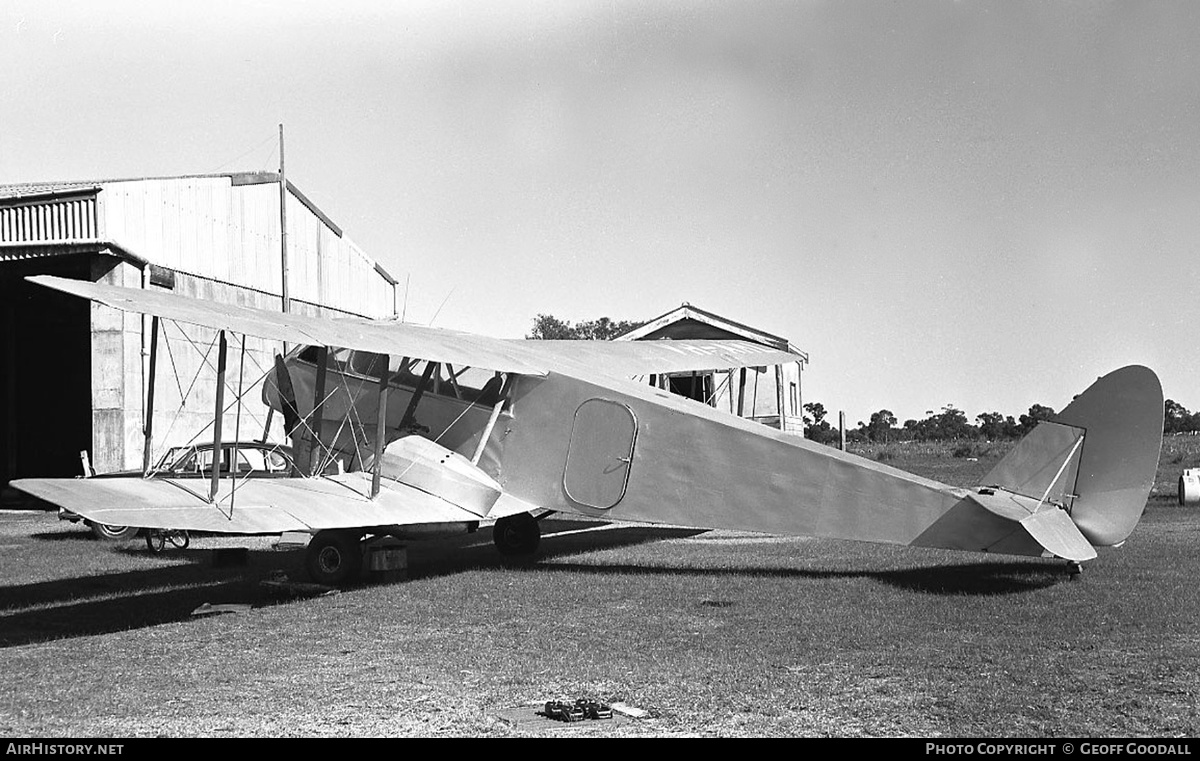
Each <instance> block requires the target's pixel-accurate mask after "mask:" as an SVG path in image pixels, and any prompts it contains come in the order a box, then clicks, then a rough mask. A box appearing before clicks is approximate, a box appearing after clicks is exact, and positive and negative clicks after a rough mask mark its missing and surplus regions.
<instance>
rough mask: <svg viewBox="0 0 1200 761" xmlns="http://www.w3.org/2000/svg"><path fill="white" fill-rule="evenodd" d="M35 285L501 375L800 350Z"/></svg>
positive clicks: (703, 366) (707, 365)
mask: <svg viewBox="0 0 1200 761" xmlns="http://www.w3.org/2000/svg"><path fill="white" fill-rule="evenodd" d="M28 280H29V281H30V282H33V283H37V284H38V285H43V286H46V287H48V288H53V289H55V290H59V291H63V292H64V293H70V294H73V295H76V296H80V297H82V298H86V299H91V300H93V301H96V302H98V303H100V304H104V305H106V306H110V307H113V308H114V309H120V310H123V311H126V312H137V313H141V314H149V315H155V316H157V317H164V318H167V319H171V320H177V321H179V322H186V323H191V324H193V325H202V326H205V327H208V328H212V329H215V330H231V331H234V332H237V333H244V334H246V335H251V336H258V337H260V338H267V339H271V340H276V341H287V342H289V343H294V344H313V345H318V346H337V347H342V348H349V349H355V350H358V351H369V352H374V353H376V354H390V355H395V356H402V357H419V358H421V359H427V360H432V361H435V362H449V363H451V364H456V365H465V366H469V367H484V368H487V369H489V370H498V371H501V372H513V373H524V374H526V375H545V374H546V373H548V372H551V371H555V372H560V373H563V374H564V375H571V376H575V377H583V378H588V377H594V376H595V375H596V374H597V373H600V374H605V375H610V376H613V377H617V378H621V377H630V376H634V375H642V374H645V373H670V372H687V371H690V370H715V369H725V368H731V367H752V366H758V365H774V364H780V363H784V362H795V361H796V360H797V359H799V358H800V357H799V355H797V354H793V353H790V352H786V351H779V350H777V349H772V348H770V347H767V346H762V345H760V344H754V343H750V342H748V341H694V340H687V341H540V340H523V339H504V338H489V337H486V336H477V335H472V334H470V333H461V332H457V331H451V330H444V329H440V328H429V327H425V326H421V325H413V324H410V323H403V322H398V321H394V320H368V319H366V318H360V317H340V318H336V319H330V318H322V317H312V316H309V315H304V314H298V313H295V312H290V313H285V312H274V311H270V310H266V309H256V308H254V307H245V306H238V305H236V304H223V303H218V302H214V301H203V300H200V299H193V298H190V297H188V296H181V295H179V294H175V293H168V292H166V291H156V290H149V289H146V290H143V289H138V288H125V287H121V286H115V285H107V284H103V283H91V282H86V281H82V280H70V279H67V278H60V277H53V276H50V275H36V276H33V277H30V278H28Z"/></svg>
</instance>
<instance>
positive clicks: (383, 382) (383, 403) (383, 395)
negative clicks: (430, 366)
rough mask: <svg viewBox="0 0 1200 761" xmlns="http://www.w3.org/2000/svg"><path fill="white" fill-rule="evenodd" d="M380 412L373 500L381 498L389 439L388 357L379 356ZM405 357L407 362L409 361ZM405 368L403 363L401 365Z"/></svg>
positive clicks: (373, 465)
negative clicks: (381, 473)
mask: <svg viewBox="0 0 1200 761" xmlns="http://www.w3.org/2000/svg"><path fill="white" fill-rule="evenodd" d="M379 356H380V357H381V358H382V359H383V361H382V362H380V363H379V412H378V413H377V414H376V417H375V460H374V461H373V462H372V463H371V499H375V498H376V497H377V496H379V478H380V472H381V471H382V468H383V445H384V440H385V439H386V438H387V397H388V355H387V354H381V355H379ZM407 359H408V358H407V357H405V361H407ZM401 366H403V363H401Z"/></svg>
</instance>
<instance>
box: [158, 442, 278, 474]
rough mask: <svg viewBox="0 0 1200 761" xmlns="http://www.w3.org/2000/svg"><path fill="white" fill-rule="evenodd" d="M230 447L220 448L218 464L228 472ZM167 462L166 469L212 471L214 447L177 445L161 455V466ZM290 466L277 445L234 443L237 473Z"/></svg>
mask: <svg viewBox="0 0 1200 761" xmlns="http://www.w3.org/2000/svg"><path fill="white" fill-rule="evenodd" d="M233 451H234V448H233V447H232V446H227V447H222V448H221V458H220V462H219V463H218V466H217V467H218V469H219V471H220V472H222V473H228V472H229V462H230V459H231V458H232V456H233ZM168 462H169V463H170V465H169V466H168V467H167V468H165V469H166V470H169V471H170V472H172V473H204V472H207V473H211V472H212V467H213V448H212V447H211V446H208V447H176V448H174V449H172V450H171V451H169V452H167V454H166V455H164V456H163V458H162V460H161V461H160V468H161V463H168ZM289 466H290V463H289V460H288V458H287V456H286V455H285V454H284V453H283V452H282V451H280V450H279V449H278V448H264V447H262V446H261V445H256V444H239V445H238V447H237V472H238V473H253V472H260V473H262V472H266V473H280V472H286V471H287V470H288V468H289Z"/></svg>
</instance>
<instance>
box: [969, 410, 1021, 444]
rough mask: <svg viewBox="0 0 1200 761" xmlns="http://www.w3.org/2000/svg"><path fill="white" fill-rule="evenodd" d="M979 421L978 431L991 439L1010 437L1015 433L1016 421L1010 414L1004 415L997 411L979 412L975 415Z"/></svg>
mask: <svg viewBox="0 0 1200 761" xmlns="http://www.w3.org/2000/svg"><path fill="white" fill-rule="evenodd" d="M975 419H976V420H978V421H979V432H980V433H981V434H983V437H984V438H986V439H989V440H991V441H996V440H998V439H1012V438H1016V435H1017V421H1015V420H1013V418H1012V415H1009V416H1008V417H1005V416H1004V415H1001V414H1000V413H999V412H981V413H980V414H978V415H976V416H975Z"/></svg>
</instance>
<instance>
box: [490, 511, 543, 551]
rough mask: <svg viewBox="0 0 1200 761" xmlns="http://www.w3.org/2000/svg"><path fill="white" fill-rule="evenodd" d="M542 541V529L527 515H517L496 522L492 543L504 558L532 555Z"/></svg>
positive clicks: (534, 519) (535, 520)
mask: <svg viewBox="0 0 1200 761" xmlns="http://www.w3.org/2000/svg"><path fill="white" fill-rule="evenodd" d="M541 541H542V528H541V526H539V525H538V522H537V519H536V518H534V517H533V516H532V515H530V514H529V513H518V514H517V515H510V516H508V517H505V518H500V519H499V520H497V521H496V526H495V528H493V529H492V542H493V543H494V544H495V545H496V549H498V550H500V554H501V555H503V556H505V557H516V556H520V555H532V554H533V553H534V552H536V551H537V548H538V545H539V544H540V543H541Z"/></svg>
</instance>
